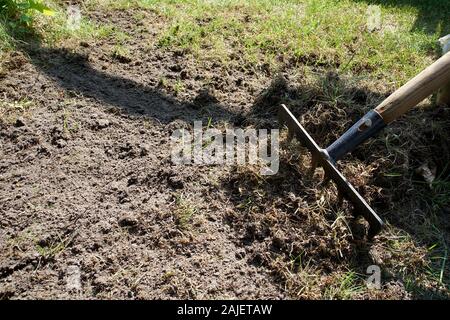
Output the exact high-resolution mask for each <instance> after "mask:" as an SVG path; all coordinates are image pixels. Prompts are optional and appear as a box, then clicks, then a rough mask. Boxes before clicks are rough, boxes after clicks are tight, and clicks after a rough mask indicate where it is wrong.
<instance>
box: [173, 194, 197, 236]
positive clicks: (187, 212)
mask: <svg viewBox="0 0 450 320" xmlns="http://www.w3.org/2000/svg"><path fill="white" fill-rule="evenodd" d="M175 205H176V209H175V212H174V213H175V218H176V223H177V225H178V226H179V228H180V229H184V230H185V229H189V227H190V224H191V222H192V217H193V216H194V215H195V214H196V213H197V208H196V207H195V206H194V205H192V204H191V203H190V202H189V201H188V200H186V199H185V198H184V196H183V195H182V194H180V195H177V196H176V197H175Z"/></svg>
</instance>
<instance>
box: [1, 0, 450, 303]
mask: <svg viewBox="0 0 450 320" xmlns="http://www.w3.org/2000/svg"><path fill="white" fill-rule="evenodd" d="M45 3H46V4H47V5H48V6H49V7H50V8H51V9H52V10H54V14H53V15H48V16H46V15H42V14H39V13H34V14H33V18H34V22H33V24H32V27H31V28H19V27H17V26H16V27H14V26H12V25H11V24H10V22H9V20H8V19H7V17H6V16H5V15H4V14H2V15H0V22H1V24H0V124H1V126H0V140H1V142H0V143H1V147H0V157H1V158H2V162H3V164H0V190H2V191H1V192H0V203H1V204H0V211H1V212H3V213H4V214H3V215H4V221H1V222H0V227H1V229H0V251H1V253H0V259H1V263H0V298H52V297H57V298H60V297H62V298H64V297H72V298H73V297H76V298H77V297H79V298H115V297H121V298H136V299H147V298H169V297H175V298H207V299H209V298H280V297H281V298H294V299H302V298H303V299H304V298H307V299H322V298H325V299H367V298H369V299H411V298H412V299H448V298H449V295H450V291H449V290H450V287H449V286H450V267H449V263H448V250H449V248H448V241H449V222H448V221H449V219H448V215H449V211H450V167H449V166H448V164H449V163H450V162H449V161H450V149H449V147H448V138H449V130H448V128H449V126H450V110H449V109H448V108H447V109H445V108H438V107H436V106H435V104H434V101H435V98H434V96H433V97H430V98H429V99H426V100H425V101H424V102H423V103H421V104H420V105H419V106H418V107H417V108H415V109H414V110H413V111H411V112H410V113H408V114H407V115H405V116H403V117H402V118H401V119H399V120H398V121H396V122H395V123H394V124H392V126H389V127H388V128H387V129H386V130H385V131H384V132H383V133H382V134H381V135H380V136H378V137H377V138H375V139H373V140H371V141H369V142H368V143H366V144H365V145H364V146H361V147H360V148H358V149H357V150H355V152H354V153H352V155H349V156H348V157H346V158H345V159H344V160H343V161H342V163H341V166H342V170H343V172H344V173H345V175H346V176H347V177H348V178H349V180H351V181H352V183H353V184H355V186H356V187H357V188H358V190H359V191H360V192H361V193H362V194H363V195H364V197H365V198H366V199H367V200H368V201H369V202H370V203H371V205H372V206H373V207H374V208H375V210H376V211H377V212H378V213H380V215H381V216H382V218H383V219H384V220H385V221H386V222H387V225H386V228H385V229H384V230H383V232H382V233H381V234H380V235H379V236H377V237H376V238H375V239H374V240H373V241H366V240H361V239H360V237H359V233H361V232H360V231H361V229H364V223H363V222H361V221H359V222H358V221H356V222H355V221H353V219H352V218H351V206H350V205H349V204H348V203H344V205H342V206H338V205H336V190H335V188H334V186H328V187H325V188H324V187H321V186H319V185H318V184H317V181H315V180H317V179H313V178H314V177H313V178H310V177H307V176H306V175H305V174H304V172H305V170H306V167H307V160H308V159H307V156H304V154H303V151H304V150H303V149H302V147H301V146H299V145H298V144H296V143H295V142H293V143H290V142H287V141H283V143H282V146H283V152H282V154H281V163H280V173H279V174H278V175H275V176H270V177H264V176H261V175H259V174H258V170H257V169H256V168H254V167H252V166H232V167H219V166H206V167H195V166H194V167H192V166H191V167H189V166H188V167H183V168H179V167H176V166H173V165H172V164H171V163H170V161H169V159H170V150H169V148H168V147H167V145H168V143H169V135H170V133H171V132H172V131H173V130H174V129H176V128H179V127H186V128H191V127H192V125H193V121H194V120H203V121H205V123H208V125H207V126H208V127H210V126H211V127H214V128H217V129H219V130H223V129H225V128H229V127H233V126H234V127H245V128H274V127H277V126H278V125H277V120H276V107H277V106H278V105H279V104H281V103H285V104H286V105H288V106H289V107H290V108H291V109H292V110H293V112H294V114H295V115H296V116H298V117H299V119H300V120H301V121H302V123H303V124H304V125H305V126H306V127H307V129H308V130H309V131H310V132H311V133H312V135H313V136H314V138H315V139H316V140H317V141H318V142H319V143H320V144H321V145H322V146H325V145H327V144H329V143H331V142H332V141H334V139H336V138H337V137H338V136H339V135H340V134H341V133H343V131H344V130H345V129H346V128H347V127H349V126H350V125H351V124H352V123H353V122H354V121H355V120H357V119H358V118H359V117H360V116H361V115H362V114H364V113H365V112H366V111H368V110H369V109H371V108H374V107H376V106H377V104H379V103H380V102H381V101H382V100H383V99H384V98H385V97H387V96H388V95H389V94H390V93H392V92H394V91H395V90H396V89H397V88H399V87H400V86H401V85H402V84H404V83H405V82H406V81H407V80H409V79H410V78H412V77H413V76H414V75H416V74H417V73H418V72H420V71H421V70H423V69H424V68H425V67H426V66H428V65H429V64H431V63H432V62H433V61H435V60H436V59H437V58H438V57H439V56H440V54H441V52H440V51H441V48H440V45H439V43H438V39H439V38H440V37H442V36H445V35H447V34H450V23H449V22H450V21H449V20H450V2H448V1H440V0H428V1H420V0H409V1H408V0H400V1H378V0H342V1H337V0H303V1H302V0H297V1H294V0H284V1H274V0H259V1H256V0H250V1H239V0H203V1H200V0H197V1H194V0H131V1H125V0H117V1H112V0H111V1H110V0H85V1H76V3H77V8H79V9H80V12H81V20H80V21H79V22H80V23H79V25H77V26H76V27H73V26H71V25H69V24H68V23H67V21H68V19H69V18H70V17H69V13H68V11H67V4H66V2H65V1H56V0H53V1H45ZM378 13H379V19H378V18H377V17H378V15H377V14H378ZM374 14H375V18H374ZM373 19H375V22H376V23H375V24H370V22H371V21H374V20H373ZM377 19H378V20H377ZM282 137H283V139H284V136H282ZM430 175H431V178H430ZM426 179H428V181H426ZM430 179H431V180H430ZM355 225H356V226H355ZM358 226H359V227H358ZM161 261H163V262H164V263H161ZM371 265H377V266H379V267H380V268H381V271H382V286H381V289H369V288H367V286H366V283H365V279H366V278H367V276H368V274H367V268H368V267H369V266H371ZM67 270H78V271H77V272H79V273H80V274H81V278H80V280H79V281H78V282H80V283H81V285H78V286H76V285H75V287H74V288H72V289H70V290H69V289H67V285H66V282H65V281H64V280H61V277H62V278H63V279H65V278H69V279H72V278H73V273H71V274H70V275H67ZM199 270H203V271H202V272H200V271H199ZM77 272H75V273H76V274H77ZM61 274H62V275H63V276H61ZM71 277H72V278H71ZM78 282H77V281H75V283H78ZM236 283H239V285H235V284H236Z"/></svg>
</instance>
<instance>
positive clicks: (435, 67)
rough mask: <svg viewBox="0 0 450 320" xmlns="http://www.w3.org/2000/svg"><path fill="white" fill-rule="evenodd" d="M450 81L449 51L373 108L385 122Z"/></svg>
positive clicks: (398, 115)
mask: <svg viewBox="0 0 450 320" xmlns="http://www.w3.org/2000/svg"><path fill="white" fill-rule="evenodd" d="M449 81H450V52H448V53H446V54H445V55H443V56H442V57H441V58H440V59H439V60H437V61H436V62H434V63H433V64H432V65H430V66H429V67H427V68H426V69H425V70H423V71H422V72H421V73H419V74H418V75H417V76H415V77H414V78H413V79H411V80H409V81H408V82H407V83H406V84H405V85H403V86H402V87H401V88H400V89H398V90H397V91H395V92H394V93H393V94H391V95H390V96H389V97H388V98H386V99H385V100H384V101H383V102H382V103H381V104H380V105H379V106H378V107H376V108H375V110H376V111H377V112H378V113H379V114H380V116H381V117H382V118H383V120H384V122H385V123H386V124H388V123H390V122H392V121H393V120H395V119H397V118H398V117H400V116H401V115H402V114H404V113H405V112H407V111H408V110H409V109H411V108H412V107H414V106H416V105H417V104H418V103H419V102H421V101H422V100H423V99H425V98H426V97H428V96H429V95H431V94H432V93H433V92H435V91H436V90H438V89H439V88H440V87H442V86H443V85H444V84H446V83H447V82H449Z"/></svg>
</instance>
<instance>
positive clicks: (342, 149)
mask: <svg viewBox="0 0 450 320" xmlns="http://www.w3.org/2000/svg"><path fill="white" fill-rule="evenodd" d="M384 127H386V124H385V123H384V121H383V118H382V117H381V115H380V114H379V113H378V112H376V111H375V110H370V111H369V112H368V113H366V114H365V115H364V116H363V117H362V118H361V119H359V120H358V122H356V123H355V124H354V125H353V126H352V127H351V128H350V129H348V130H347V131H346V132H345V133H344V134H343V135H342V136H340V137H339V139H337V140H336V141H335V142H333V143H332V144H331V145H330V146H329V147H328V148H327V149H326V151H327V152H328V155H329V156H330V158H331V159H332V160H334V161H337V160H339V159H341V158H342V157H343V156H345V155H346V154H347V153H349V152H351V151H353V150H354V149H355V148H356V147H357V146H359V145H360V144H361V143H363V142H364V141H366V140H367V139H369V138H370V137H373V136H374V135H376V134H377V133H378V132H380V131H381V130H382V129H383V128H384Z"/></svg>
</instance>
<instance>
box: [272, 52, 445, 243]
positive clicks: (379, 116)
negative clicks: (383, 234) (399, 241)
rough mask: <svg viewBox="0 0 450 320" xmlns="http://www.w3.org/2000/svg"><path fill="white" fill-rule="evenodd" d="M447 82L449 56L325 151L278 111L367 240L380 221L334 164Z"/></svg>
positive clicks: (285, 111) (285, 112)
mask: <svg viewBox="0 0 450 320" xmlns="http://www.w3.org/2000/svg"><path fill="white" fill-rule="evenodd" d="M449 81H450V52H449V53H447V54H445V55H444V56H442V57H441V58H440V59H439V60H437V61H436V62H434V63H433V64H432V65H430V66H429V67H427V68H426V69H425V70H423V71H422V72H421V73H420V74H418V75H417V76H416V77H414V78H413V79H411V80H410V81H409V82H407V83H406V84H405V85H403V86H402V87H401V88H400V89H398V90H397V91H395V92H394V93H393V94H391V95H390V96H389V97H388V98H386V99H385V100H384V101H383V102H382V103H381V104H380V105H379V106H377V107H376V108H375V109H372V110H370V111H369V112H368V113H367V114H365V115H364V116H363V117H362V118H361V119H359V120H358V121H357V122H356V123H355V124H354V125H353V126H352V127H351V128H350V129H348V130H347V131H346V132H345V133H344V134H343V135H342V136H341V137H339V138H338V139H337V140H336V141H335V142H333V143H332V144H331V145H330V146H329V147H328V148H326V149H322V148H320V147H319V145H318V144H317V143H316V142H315V141H314V139H313V138H312V137H311V136H310V135H309V134H308V132H307V131H306V130H305V128H303V126H302V125H301V124H300V122H299V121H298V120H297V119H296V117H294V115H293V114H292V113H291V112H290V111H289V109H288V108H287V107H286V106H285V105H281V107H280V110H279V119H280V125H282V124H285V125H286V126H287V127H288V130H289V136H290V137H292V138H296V139H297V140H298V141H299V142H301V143H302V144H303V145H304V146H305V147H306V148H307V149H308V150H309V151H310V152H311V154H312V164H311V167H312V170H313V171H314V170H315V169H316V167H318V166H320V167H322V168H323V170H324V173H325V176H324V177H325V180H326V181H328V180H333V181H334V182H335V184H336V187H337V189H338V193H339V197H338V198H339V199H342V198H347V199H348V200H349V201H350V202H351V203H353V206H354V209H355V211H354V215H355V217H356V216H359V215H362V216H363V217H364V218H365V219H366V220H367V221H368V223H369V231H368V237H369V238H372V237H373V236H375V235H376V234H377V233H378V232H379V231H380V230H381V228H382V227H383V221H382V220H381V219H380V217H379V216H378V215H377V214H376V213H375V211H374V210H373V209H372V208H371V207H370V206H369V204H367V202H366V201H365V200H364V198H363V197H362V196H361V195H360V194H359V193H358V191H356V189H355V188H354V187H353V186H352V185H351V183H350V182H349V181H348V180H347V179H346V178H345V177H344V176H343V174H342V173H341V172H340V171H339V169H338V168H337V166H336V162H337V160H339V159H341V158H342V157H343V156H345V155H346V154H347V153H349V152H351V151H353V150H354V149H355V148H356V147H357V146H359V145H360V144H362V143H363V142H364V141H366V140H367V139H368V138H370V137H373V136H375V135H376V134H377V133H378V132H380V131H381V130H382V129H383V128H384V127H386V126H387V125H388V124H389V123H391V122H392V121H394V120H395V119H397V118H398V117H400V116H401V115H402V114H404V113H405V112H407V111H408V110H410V109H411V108H413V107H414V106H416V105H417V104H418V103H419V102H421V101H422V100H424V99H425V98H426V97H428V96H429V95H431V94H432V93H433V92H434V91H436V90H437V89H439V88H440V87H442V86H443V85H444V84H446V83H448V82H449Z"/></svg>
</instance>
